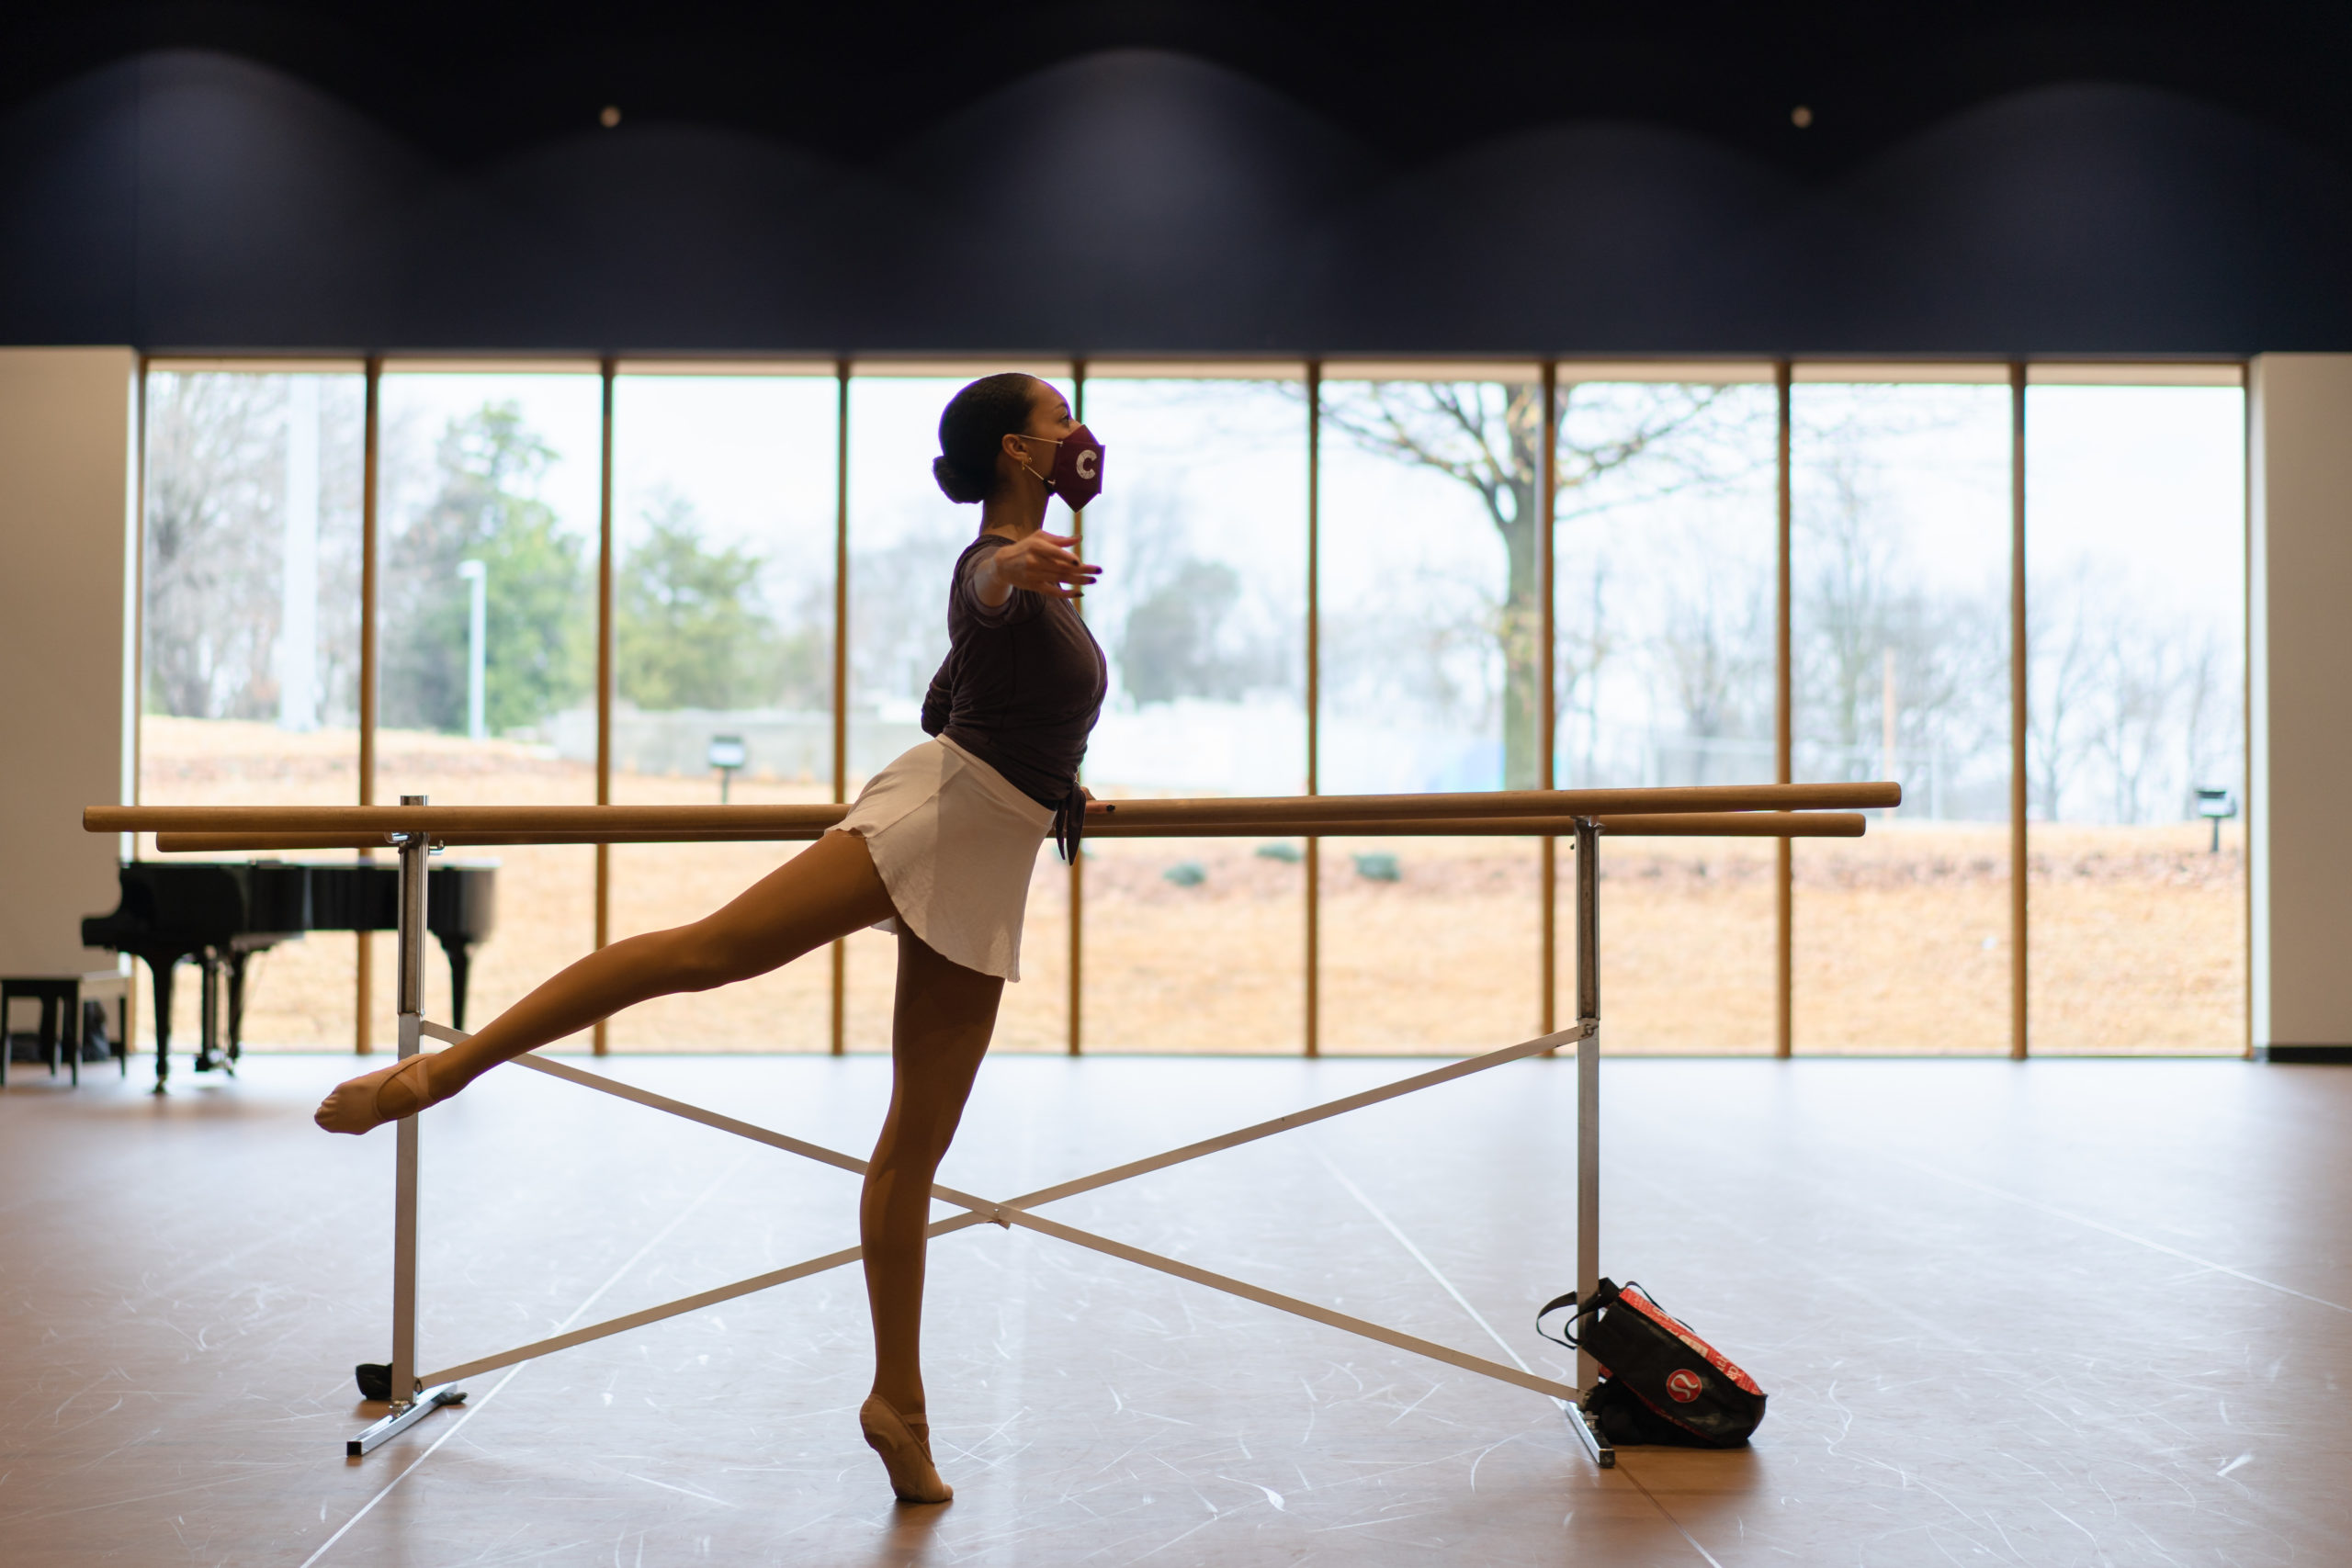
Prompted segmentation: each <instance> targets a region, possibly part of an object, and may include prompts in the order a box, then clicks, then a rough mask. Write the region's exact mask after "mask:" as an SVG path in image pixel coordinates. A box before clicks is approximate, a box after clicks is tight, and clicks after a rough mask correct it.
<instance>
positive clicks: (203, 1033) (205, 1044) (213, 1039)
mask: <svg viewBox="0 0 2352 1568" xmlns="http://www.w3.org/2000/svg"><path fill="white" fill-rule="evenodd" d="M196 962H197V964H198V967H199V968H200V969H202V970H203V972H204V991H203V995H204V1000H203V1002H202V1004H201V1005H200V1006H199V1008H198V1011H200V1012H201V1013H202V1014H203V1015H204V1017H203V1023H202V1026H201V1027H200V1028H199V1030H198V1046H197V1053H196V1070H197V1071H198V1072H199V1073H209V1072H210V1071H211V1070H212V1069H213V1068H215V1067H217V1066H220V953H218V952H216V951H214V950H213V949H211V948H209V947H208V948H206V949H205V950H204V951H203V952H202V953H198V954H197V955H196Z"/></svg>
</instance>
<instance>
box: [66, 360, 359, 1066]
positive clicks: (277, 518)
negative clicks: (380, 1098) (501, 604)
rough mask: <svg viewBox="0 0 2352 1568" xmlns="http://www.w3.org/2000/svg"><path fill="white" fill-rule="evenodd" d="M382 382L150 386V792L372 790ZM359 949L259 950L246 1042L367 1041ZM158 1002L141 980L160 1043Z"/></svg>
mask: <svg viewBox="0 0 2352 1568" xmlns="http://www.w3.org/2000/svg"><path fill="white" fill-rule="evenodd" d="M366 392H367V387H366V378H365V377H364V375H363V374H362V372H361V367H360V366H359V365H358V364H357V363H356V362H354V363H349V364H341V365H321V366H302V367H236V368H231V367H205V366H198V365H190V366H187V367H182V368H179V369H172V370H165V369H158V370H155V371H153V372H152V373H151V374H150V375H149V376H148V377H147V383H146V446H147V453H146V456H147V475H148V479H147V495H146V505H145V509H144V518H143V538H142V541H141V574H140V634H141V689H140V716H139V795H140V798H141V800H143V801H147V802H149V803H151V804H153V805H158V806H234V805H240V804H243V803H246V802H249V801H256V800H268V801H273V802H284V803H286V804H288V805H295V806H348V805H350V804H352V803H353V802H354V801H355V800H356V799H357V798H358V795H357V791H358V779H359V711H358V709H359V704H358V694H359V631H360V615H359V578H360V555H361V527H360V524H361V511H362V505H363V496H364V490H365V487H364V485H363V482H362V458H363V448H364V446H365V442H366V417H365V400H366ZM141 852H152V843H150V844H148V845H142V847H141ZM305 858H311V859H316V860H321V861H330V862H333V861H342V862H348V861H349V860H350V859H351V857H350V856H349V855H348V854H321V855H317V856H311V857H305ZM86 912H88V913H93V914H95V913H97V912H98V911H96V910H90V911H86ZM357 940H358V939H356V938H355V937H350V936H341V935H329V934H324V933H322V934H318V935H313V936H309V937H305V938H303V939H301V940H299V941H294V942H281V943H280V944H278V945H277V947H276V948H274V949H272V950H270V951H269V952H266V953H260V954H257V955H255V956H254V958H253V959H252V960H250V963H249V968H248V975H249V977H250V978H251V980H252V982H253V984H252V986H251V987H250V990H249V993H248V994H249V996H250V998H251V1004H250V1006H249V1007H248V1009H247V1010H246V1014H245V1021H244V1023H245V1033H246V1034H247V1035H248V1036H249V1037H250V1038H251V1039H252V1040H253V1041H254V1043H256V1044H260V1045H264V1046H291V1047H296V1048H301V1047H315V1046H316V1045H318V1044H320V1043H326V1042H330V1041H332V1042H341V1041H346V1040H349V1039H350V1038H352V1034H353V1030H354V1020H355V1010H354V997H355V994H356V993H355V988H354V987H355V972H356V964H357V945H356V944H357ZM141 967H142V970H143V967H144V966H143V965H142V966H141ZM173 1003H174V1006H173V1018H172V1033H173V1037H174V1039H175V1041H185V1042H187V1043H189V1044H190V1045H191V1046H193V1044H194V1043H195V1041H196V1040H197V1038H198V1005H199V990H198V986H197V985H196V983H195V978H194V976H193V975H190V976H187V978H186V980H185V982H184V983H183V984H181V985H180V986H179V987H177V988H176V989H175V993H174V996H173ZM143 1004H144V993H143V991H142V1005H141V1007H140V1008H139V1009H137V1010H136V1011H137V1013H138V1017H139V1023H140V1030H141V1034H142V1036H143V1037H144V1039H145V1041H146V1043H149V1044H152V1043H153V1038H154V1035H153V1024H154V1021H153V1016H152V1015H153V1009H152V1008H148V1007H146V1006H145V1005H143Z"/></svg>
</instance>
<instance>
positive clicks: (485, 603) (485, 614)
mask: <svg viewBox="0 0 2352 1568" xmlns="http://www.w3.org/2000/svg"><path fill="white" fill-rule="evenodd" d="M458 577H459V579H461V580H462V581H465V582H466V583H467V584H468V585H469V587H471V588H472V590H473V595H472V597H473V603H472V604H469V606H468V607H467V615H466V735H467V736H468V738H469V739H474V740H480V739H482V737H483V735H484V734H485V733H486V732H487V726H486V724H485V723H484V719H485V715H484V714H483V712H482V707H483V703H482V695H483V692H482V684H483V682H482V675H483V671H484V660H485V657H486V654H487V651H488V650H487V648H486V646H485V645H486V644H487V643H488V641H489V632H490V568H489V566H488V565H487V564H485V563H484V562H481V561H478V560H461V561H459V562H458Z"/></svg>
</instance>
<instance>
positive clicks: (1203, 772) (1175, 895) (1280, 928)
mask: <svg viewBox="0 0 2352 1568" xmlns="http://www.w3.org/2000/svg"><path fill="white" fill-rule="evenodd" d="M1250 368H1253V369H1255V370H1256V375H1255V376H1253V377H1250V378H1247V379H1244V378H1238V377H1234V376H1230V375H1219V374H1216V373H1215V371H1214V369H1213V368H1212V367H1134V368H1133V369H1132V370H1130V371H1127V372H1125V373H1123V374H1115V375H1110V376H1104V375H1100V374H1096V375H1090V376H1089V377H1088V378H1087V380H1086V384H1085V410H1084V412H1085V416H1086V419H1087V421H1088V422H1089V428H1091V429H1092V430H1095V431H1097V432H1098V433H1103V439H1104V440H1106V441H1107V442H1109V443H1110V447H1109V457H1108V463H1109V465H1110V468H1109V472H1110V473H1111V474H1113V475H1115V476H1116V478H1115V482H1114V484H1113V485H1112V487H1111V488H1110V489H1109V490H1107V491H1104V493H1103V497H1102V499H1101V500H1099V501H1097V502H1095V503H1094V504H1093V505H1091V506H1090V507H1088V508H1087V509H1086V520H1085V521H1086V530H1085V547H1086V556H1087V558H1088V559H1090V560H1092V561H1096V562H1099V563H1100V564H1101V565H1102V567H1103V576H1102V578H1101V579H1100V580H1099V581H1097V582H1096V584H1095V585H1094V586H1093V587H1092V588H1091V589H1089V590H1087V592H1086V594H1085V598H1084V601H1083V605H1084V610H1085V614H1086V618H1087V624H1088V626H1090V627H1091V629H1092V630H1093V633H1094V636H1095V638H1096V640H1097V641H1099V642H1100V643H1101V644H1102V645H1103V652H1104V656H1105V659H1106V661H1107V662H1108V664H1109V666H1110V679H1111V694H1110V697H1109V700H1108V701H1107V702H1106V703H1105V704H1104V705H1103V716H1102V719H1101V721H1100V722H1099V723H1098V724H1097V725H1096V727H1095V730H1094V735H1093V737H1092V739H1091V743H1090V745H1089V746H1088V748H1087V756H1086V770H1085V775H1086V783H1087V787H1089V788H1090V789H1091V790H1093V791H1094V793H1095V794H1096V795H1100V796H1103V797H1104V798H1106V799H1108V798H1118V797H1121V796H1137V795H1298V794H1301V793H1303V792H1304V791H1305V790H1306V479H1307V468H1306V426H1307V408H1306V395H1305V394H1306V367H1305V366H1303V365H1292V366H1273V367H1250ZM1204 369H1205V370H1207V372H1208V373H1205V374H1204ZM1171 371H1174V372H1175V373H1171ZM1080 888H1081V901H1080V903H1081V908H1082V909H1083V924H1084V962H1083V964H1082V976H1081V985H1080V1009H1081V1012H1080V1029H1079V1035H1078V1037H1079V1039H1080V1042H1081V1043H1082V1045H1083V1048H1084V1049H1086V1050H1090V1051H1220V1052H1222V1051H1272V1052H1295V1051H1297V1050H1299V1049H1300V1048H1301V1047H1302V1045H1303V1044H1304V1043H1305V1041H1306V997H1305V993H1304V990H1303V988H1302V987H1301V986H1300V985H1299V983H1298V976H1300V975H1301V974H1302V973H1303V972H1304V970H1303V965H1304V964H1305V961H1306V960H1305V954H1306V867H1305V846H1304V841H1303V840H1289V839H1286V840H1250V839H1193V840H1187V839H1125V840H1121V839H1097V840H1092V841H1091V842H1090V843H1089V844H1088V845H1087V847H1086V859H1085V865H1084V869H1083V872H1082V873H1081V881H1080ZM1032 908H1035V904H1033V905H1032ZM1210 976H1215V980H1214V983H1209V977H1210Z"/></svg>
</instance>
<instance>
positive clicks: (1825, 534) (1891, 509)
mask: <svg viewBox="0 0 2352 1568" xmlns="http://www.w3.org/2000/svg"><path fill="white" fill-rule="evenodd" d="M1865 373H1868V372H1865ZM1931 374H1933V373H1932V372H1931ZM1943 374H1951V373H1950V372H1944V373H1943ZM1980 374H1987V375H1988V377H1989V378H1997V379H1996V380H1995V381H1994V384H1989V385H1988V384H1985V382H1984V381H1979V382H1978V383H1977V384H1973V385H1971V384H1967V383H1955V382H1953V381H1916V382H1867V381H1862V382H1858V381H1850V380H1838V381H1813V380H1800V381H1799V382H1798V384H1797V385H1796V387H1795V388H1794V389H1793V392H1792V422H1791V440H1792V458H1791V481H1792V492H1793V511H1792V536H1791V543H1790V550H1789V561H1790V581H1791V604H1792V611H1791V634H1792V694H1793V698H1794V703H1793V718H1794V725H1793V728H1794V731H1795V757H1794V768H1795V777H1797V778H1798V779H1800V780H1833V779H1838V780H1843V779H1881V778H1892V779H1895V780H1898V781H1900V782H1901V784H1903V792H1904V803H1903V805H1902V807H1900V808H1899V809H1896V810H1893V811H1884V812H1878V813H1873V818H1874V819H1873V820H1872V821H1871V825H1870V834H1869V836H1868V837H1866V838H1863V839H1860V840H1810V841H1801V842H1799V843H1798V844H1797V845H1796V846H1795V877H1796V897H1795V928H1796V929H1795V936H1794V952H1793V959H1794V963H1795V966H1796V977H1795V984H1794V987H1793V991H1794V999H1795V1012H1796V1018H1795V1037H1796V1038H1797V1039H1798V1040H1800V1041H1802V1042H1804V1045H1805V1048H1806V1049H1808V1050H1817V1051H1853V1052H1862V1053H1868V1054H1880V1053H1884V1052H1887V1051H1891V1050H1902V1051H1917V1052H1927V1053H1955V1054H1964V1053H1970V1052H1985V1051H1988V1050H2000V1049H2005V1048H2006V1047H2007V1043H2008V1021H2009V1001H2010V994H2009V952H2008V943H2009V637H2008V632H2009V535H2010V522H2011V516H2010V494H2009V479H2010V444H2009V416H2010V390H2009V387H2008V384H2007V383H2008V377H2007V368H2006V367H1999V366H1996V367H1989V372H1988V373H1987V372H1980Z"/></svg>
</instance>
